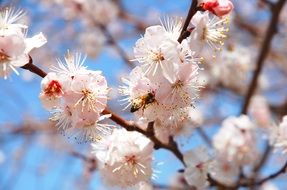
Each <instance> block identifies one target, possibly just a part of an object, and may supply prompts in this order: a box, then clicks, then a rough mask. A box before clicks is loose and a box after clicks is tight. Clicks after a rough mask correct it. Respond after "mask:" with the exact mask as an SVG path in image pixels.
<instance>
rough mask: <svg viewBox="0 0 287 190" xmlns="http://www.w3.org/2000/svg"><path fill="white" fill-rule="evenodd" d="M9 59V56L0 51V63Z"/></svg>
mask: <svg viewBox="0 0 287 190" xmlns="http://www.w3.org/2000/svg"><path fill="white" fill-rule="evenodd" d="M8 60H9V56H8V55H6V54H5V53H3V52H0V63H5V62H7V61H8Z"/></svg>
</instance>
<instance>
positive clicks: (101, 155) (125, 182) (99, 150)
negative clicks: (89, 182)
mask: <svg viewBox="0 0 287 190" xmlns="http://www.w3.org/2000/svg"><path fill="white" fill-rule="evenodd" d="M92 148H93V152H92V154H94V155H95V157H96V158H97V160H98V162H99V171H100V175H101V176H102V178H103V180H104V181H105V183H106V184H107V185H109V186H119V187H122V188H127V187H132V186H135V185H137V184H139V183H140V182H147V183H148V182H149V181H150V179H151V177H152V173H153V170H152V153H153V143H152V142H151V141H150V140H149V139H148V138H146V137H145V136H143V135H142V134H140V133H138V132H128V131H126V130H125V129H114V130H113V132H112V134H111V135H109V136H106V137H105V138H104V139H103V140H102V141H100V142H98V143H93V144H92Z"/></svg>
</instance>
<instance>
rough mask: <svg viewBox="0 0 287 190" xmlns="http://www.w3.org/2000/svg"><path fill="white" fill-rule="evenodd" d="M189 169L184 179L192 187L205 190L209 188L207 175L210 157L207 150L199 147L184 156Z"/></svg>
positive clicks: (185, 172) (186, 170)
mask: <svg viewBox="0 0 287 190" xmlns="http://www.w3.org/2000/svg"><path fill="white" fill-rule="evenodd" d="M184 161H185V163H186V165H187V168H186V169H185V171H184V177H185V179H186V181H187V183H188V184H189V185H190V186H194V187H196V188H197V189H203V188H205V187H207V186H208V181H207V173H208V169H209V165H210V161H211V160H210V157H209V154H208V152H207V149H205V148H204V147H198V148H196V149H195V150H192V151H190V152H188V153H186V154H185V155H184Z"/></svg>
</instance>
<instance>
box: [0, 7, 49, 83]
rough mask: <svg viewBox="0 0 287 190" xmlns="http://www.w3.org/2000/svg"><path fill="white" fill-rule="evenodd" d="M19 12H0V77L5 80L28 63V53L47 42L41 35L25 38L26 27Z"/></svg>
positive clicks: (3, 10) (11, 9)
mask: <svg viewBox="0 0 287 190" xmlns="http://www.w3.org/2000/svg"><path fill="white" fill-rule="evenodd" d="M23 16H24V12H23V11H21V10H15V9H13V8H4V9H2V10H1V12H0V77H4V78H5V79H7V77H8V76H9V74H10V73H11V72H12V71H14V72H15V73H16V74H17V75H19V72H18V71H17V70H16V68H17V67H22V66H24V65H26V64H27V63H29V53H30V51H31V50H32V49H34V48H39V47H41V46H42V45H44V44H45V43H46V42H47V40H46V38H45V37H44V35H43V34H42V33H39V34H37V35H35V36H33V37H31V38H27V37H26V34H27V30H28V26H27V25H25V24H22V23H21V22H20V20H21V18H22V17H23Z"/></svg>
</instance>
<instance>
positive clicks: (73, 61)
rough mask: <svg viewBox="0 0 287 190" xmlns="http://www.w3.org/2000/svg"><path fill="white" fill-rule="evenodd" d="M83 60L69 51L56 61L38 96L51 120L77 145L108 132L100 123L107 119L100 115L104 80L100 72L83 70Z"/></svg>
mask: <svg viewBox="0 0 287 190" xmlns="http://www.w3.org/2000/svg"><path fill="white" fill-rule="evenodd" d="M84 60H85V59H82V58H81V54H79V53H75V54H70V53H69V52H68V53H67V55H66V56H65V61H64V62H63V61H61V60H58V64H59V65H58V67H56V66H55V67H53V68H52V72H50V73H48V74H47V76H46V77H44V78H43V80H42V83H41V89H42V90H41V93H40V99H41V101H42V103H43V106H44V107H45V108H46V109H47V110H49V111H51V113H52V117H51V120H53V121H57V124H56V126H57V127H58V129H59V130H60V131H62V132H63V133H64V134H67V135H68V137H74V138H75V139H76V140H77V141H78V142H88V141H97V140H100V139H101V137H102V135H106V134H109V133H110V126H109V125H107V124H101V123H100V121H102V120H103V119H105V118H106V117H109V115H102V114H101V113H102V111H103V110H104V109H105V108H106V104H107V99H108V97H107V94H108V86H107V81H106V79H105V77H104V76H103V75H102V72H101V71H92V70H88V69H87V68H86V67H84V66H83V62H84Z"/></svg>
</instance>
